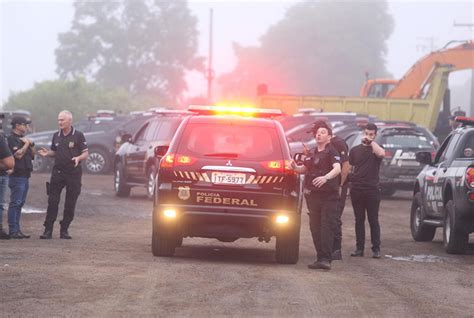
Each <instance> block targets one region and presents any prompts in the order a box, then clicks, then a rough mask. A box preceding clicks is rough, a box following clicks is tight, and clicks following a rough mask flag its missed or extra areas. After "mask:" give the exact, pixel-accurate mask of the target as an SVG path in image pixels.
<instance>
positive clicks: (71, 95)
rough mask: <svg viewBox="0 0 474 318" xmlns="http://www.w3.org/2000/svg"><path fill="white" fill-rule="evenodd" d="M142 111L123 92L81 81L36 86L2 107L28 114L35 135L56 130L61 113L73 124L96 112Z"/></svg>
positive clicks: (12, 98) (20, 93) (14, 95)
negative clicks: (70, 115) (69, 116)
mask: <svg viewBox="0 0 474 318" xmlns="http://www.w3.org/2000/svg"><path fill="white" fill-rule="evenodd" d="M147 106H151V105H150V104H148V105H147ZM143 107H144V105H140V104H137V103H134V102H133V101H132V100H131V99H130V97H129V94H128V92H127V91H125V90H123V89H116V90H104V89H103V88H101V87H100V86H99V85H97V84H92V83H87V82H86V81H85V80H84V79H78V80H74V81H62V80H56V81H44V82H41V83H36V84H35V86H34V87H33V88H32V89H30V90H27V91H23V92H17V93H12V94H11V95H10V97H9V99H8V100H7V102H6V103H5V104H4V105H3V109H5V110H18V109H24V110H28V111H30V112H31V116H32V119H33V121H34V125H35V129H36V130H37V131H41V130H50V129H56V127H57V115H58V113H59V112H60V111H61V110H64V109H67V110H70V111H71V112H72V113H73V115H74V120H78V119H80V118H82V117H84V116H85V115H87V114H91V113H95V112H96V111H97V110H98V109H111V110H115V111H120V112H123V113H126V112H129V111H131V110H139V109H143Z"/></svg>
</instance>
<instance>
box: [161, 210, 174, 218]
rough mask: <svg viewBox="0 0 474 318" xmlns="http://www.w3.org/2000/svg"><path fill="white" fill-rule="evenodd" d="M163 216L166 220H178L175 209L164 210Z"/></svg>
mask: <svg viewBox="0 0 474 318" xmlns="http://www.w3.org/2000/svg"><path fill="white" fill-rule="evenodd" d="M163 215H164V216H165V218H168V219H174V218H176V210H173V209H167V210H164V211H163Z"/></svg>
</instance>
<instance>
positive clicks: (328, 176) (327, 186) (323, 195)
mask: <svg viewBox="0 0 474 318" xmlns="http://www.w3.org/2000/svg"><path fill="white" fill-rule="evenodd" d="M314 137H315V139H316V143H317V147H316V149H315V150H314V152H313V153H312V154H311V156H309V157H307V158H306V159H305V160H304V165H301V166H297V165H296V164H295V163H294V162H293V163H292V166H293V169H294V170H295V171H296V172H299V173H305V198H306V204H307V206H308V210H309V222H310V229H311V235H312V237H313V243H314V246H315V248H316V253H317V259H316V262H314V263H313V264H310V265H308V267H309V268H311V269H326V270H329V269H331V261H332V249H333V244H334V230H335V224H336V222H337V215H338V213H337V203H338V200H339V186H340V182H341V181H340V177H339V175H340V173H341V165H340V156H339V153H338V152H337V151H336V149H334V147H333V146H332V145H331V143H330V141H331V137H332V130H331V127H330V126H328V125H327V124H326V123H325V122H324V121H321V122H317V123H316V124H315V126H314Z"/></svg>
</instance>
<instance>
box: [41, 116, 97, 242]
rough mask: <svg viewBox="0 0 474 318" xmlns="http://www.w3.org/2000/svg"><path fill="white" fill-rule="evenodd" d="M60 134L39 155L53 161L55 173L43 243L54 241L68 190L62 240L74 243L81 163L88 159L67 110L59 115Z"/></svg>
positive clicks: (61, 234) (86, 151)
mask: <svg viewBox="0 0 474 318" xmlns="http://www.w3.org/2000/svg"><path fill="white" fill-rule="evenodd" d="M58 124H59V131H58V132H56V133H55V134H54V135H53V140H52V142H51V150H48V149H46V148H41V149H40V150H39V151H38V153H39V154H40V155H41V156H43V157H45V156H49V157H54V158H55V159H54V166H53V171H52V172H51V180H50V182H49V186H48V184H47V192H48V209H47V211H46V219H45V221H44V233H43V235H41V236H40V238H41V239H51V238H52V233H53V225H54V222H55V221H56V218H57V216H58V207H59V200H60V198H61V191H62V190H63V188H64V187H66V202H65V203H64V214H63V220H62V221H61V222H59V223H60V224H61V229H60V236H59V237H60V238H62V239H71V236H70V235H69V232H68V229H69V225H70V224H71V222H72V220H73V218H74V210H75V208H76V202H77V198H78V197H79V194H80V193H81V185H82V184H81V179H82V169H81V165H80V163H81V161H84V160H86V159H87V156H88V155H89V152H88V149H87V143H86V139H85V137H84V134H83V133H82V132H80V131H78V130H76V129H74V127H72V114H71V112H69V111H67V110H64V111H62V112H60V113H59V115H58Z"/></svg>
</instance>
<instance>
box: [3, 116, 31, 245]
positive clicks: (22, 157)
mask: <svg viewBox="0 0 474 318" xmlns="http://www.w3.org/2000/svg"><path fill="white" fill-rule="evenodd" d="M30 123H31V122H30V121H29V120H27V119H26V118H25V117H22V116H15V117H13V118H12V122H11V124H12V132H11V134H10V136H8V147H9V148H10V150H11V152H12V153H13V157H14V158H15V168H14V169H13V172H12V173H11V174H10V177H9V180H8V187H9V188H10V205H9V207H8V226H9V228H10V237H11V238H12V239H26V238H30V235H26V234H24V233H23V232H22V231H21V227H20V217H21V209H22V208H23V205H24V204H25V201H26V196H27V195H28V188H29V179H30V176H31V171H33V158H34V143H33V142H32V141H31V140H29V139H28V138H26V137H24V135H25V134H26V132H27V129H28V124H30Z"/></svg>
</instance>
